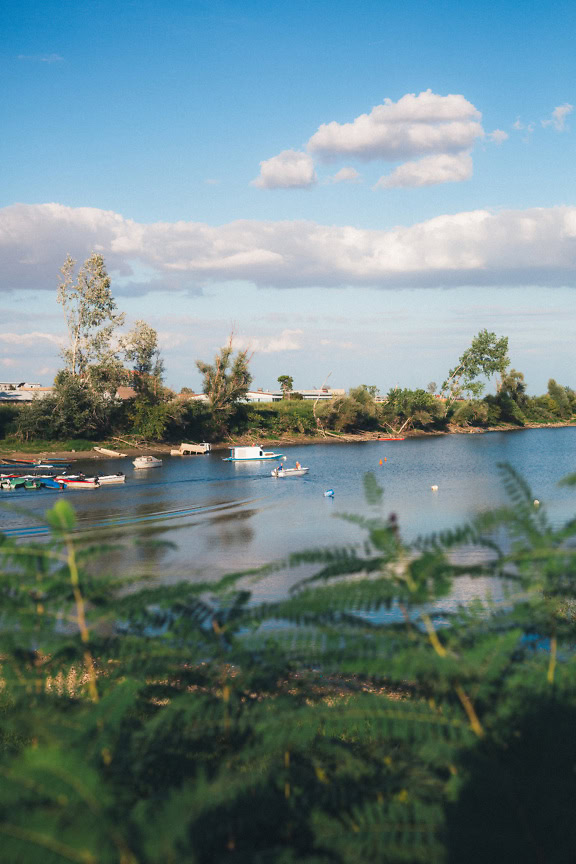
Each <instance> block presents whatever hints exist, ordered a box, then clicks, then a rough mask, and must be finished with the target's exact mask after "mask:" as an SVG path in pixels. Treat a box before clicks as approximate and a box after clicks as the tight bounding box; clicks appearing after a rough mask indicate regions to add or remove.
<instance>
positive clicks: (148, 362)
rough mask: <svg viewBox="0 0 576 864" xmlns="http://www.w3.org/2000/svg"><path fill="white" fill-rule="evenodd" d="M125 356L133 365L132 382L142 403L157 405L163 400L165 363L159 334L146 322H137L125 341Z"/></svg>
mask: <svg viewBox="0 0 576 864" xmlns="http://www.w3.org/2000/svg"><path fill="white" fill-rule="evenodd" d="M123 347H124V356H125V357H126V359H127V360H128V361H129V362H130V363H132V366H133V370H132V372H133V374H132V382H133V385H134V389H135V390H136V393H137V398H138V399H139V400H140V401H143V402H147V403H157V402H159V401H160V400H161V398H162V391H163V387H162V376H163V374H164V361H163V360H162V358H161V356H160V349H159V347H158V334H157V332H156V330H154V328H153V327H150V325H149V324H147V323H146V322H145V321H137V322H136V324H135V325H134V328H133V329H132V330H131V331H130V333H128V335H127V336H126V337H124V340H123Z"/></svg>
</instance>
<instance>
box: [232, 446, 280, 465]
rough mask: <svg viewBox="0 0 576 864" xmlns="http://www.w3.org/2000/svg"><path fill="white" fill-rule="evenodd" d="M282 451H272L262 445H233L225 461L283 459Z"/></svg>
mask: <svg viewBox="0 0 576 864" xmlns="http://www.w3.org/2000/svg"><path fill="white" fill-rule="evenodd" d="M282 456H283V454H282V453H272V452H270V451H269V450H262V448H261V447H231V448H230V456H227V457H226V458H225V459H224V460H223V461H224V462H262V461H263V460H268V459H282Z"/></svg>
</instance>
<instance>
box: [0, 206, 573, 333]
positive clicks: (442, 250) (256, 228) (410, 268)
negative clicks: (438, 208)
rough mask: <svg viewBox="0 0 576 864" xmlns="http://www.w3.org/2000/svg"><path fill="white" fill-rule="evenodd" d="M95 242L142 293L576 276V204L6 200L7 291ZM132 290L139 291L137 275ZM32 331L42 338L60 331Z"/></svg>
mask: <svg viewBox="0 0 576 864" xmlns="http://www.w3.org/2000/svg"><path fill="white" fill-rule="evenodd" d="M95 248H99V249H101V250H102V253H103V255H104V257H105V259H106V263H107V265H108V269H109V270H110V271H112V272H114V273H125V274H128V275H129V274H130V273H131V272H132V270H133V268H135V267H136V266H138V267H139V268H140V270H141V272H146V273H147V274H149V275H148V276H147V277H146V278H145V279H144V278H143V279H141V280H140V281H139V282H138V285H137V288H136V289H135V293H136V294H142V293H144V292H145V291H146V290H147V289H146V285H148V290H151V289H154V290H158V288H159V287H161V286H162V285H163V283H164V280H165V285H164V287H165V289H166V290H168V289H170V290H181V286H182V284H186V283H189V282H191V281H193V282H198V283H201V284H204V285H206V284H209V283H222V282H231V281H242V280H244V281H248V282H251V283H254V284H256V285H259V286H261V287H277V288H284V287H295V286H326V287H336V286H342V285H372V286H376V287H382V288H396V287H402V286H403V285H413V286H418V285H420V286H437V285H440V286H444V285H472V284H476V285H477V284H493V285H502V286H505V285H516V284H522V285H543V286H546V285H572V284H574V281H575V277H576V206H574V207H551V208H531V209H527V210H504V211H497V212H492V211H490V210H475V211H471V212H464V213H456V214H451V215H446V216H438V217H436V218H434V219H429V220H427V221H425V222H420V223H416V224H414V225H410V226H398V227H395V228H390V229H386V230H370V229H363V228H362V229H361V228H355V227H353V226H337V225H320V224H318V223H316V222H312V221H305V220H301V221H283V222H273V221H250V220H238V221H235V222H230V223H228V224H225V225H219V226H212V225H206V224H204V223H198V222H176V223H169V222H157V223H151V224H143V223H138V222H135V221H134V220H132V219H126V218H124V217H123V216H121V215H120V214H118V213H113V212H111V211H106V210H97V209H95V208H87V207H81V208H72V207H65V206H63V205H60V204H31V205H25V204H17V205H12V206H10V207H5V208H3V209H0V272H1V273H2V274H3V278H2V283H1V285H0V291H2V290H3V291H8V292H10V291H12V290H14V291H16V290H19V289H29V288H30V287H34V288H36V289H40V288H42V289H46V290H49V291H52V292H53V293H54V295H55V292H56V283H57V276H58V270H59V267H60V266H61V265H62V262H63V260H64V258H65V256H66V253H67V252H68V251H70V253H71V254H73V255H74V256H75V257H76V258H78V259H79V260H84V258H86V257H88V255H89V254H90V252H91V251H92V250H93V249H95ZM115 293H116V294H118V292H117V291H115ZM123 293H124V294H130V293H131V289H130V285H129V283H128V284H125V285H124V287H123ZM28 336H29V338H30V344H31V345H32V344H34V339H38V338H40V339H49V340H50V339H52V340H55V339H57V338H58V337H55V336H53V334H46V333H42V334H39V335H34V334H28ZM6 337H8V339H10V338H12V337H15V338H18V339H21V338H22V336H21V334H4V336H3V337H2V338H3V339H4V341H5V342H6ZM7 344H8V343H7Z"/></svg>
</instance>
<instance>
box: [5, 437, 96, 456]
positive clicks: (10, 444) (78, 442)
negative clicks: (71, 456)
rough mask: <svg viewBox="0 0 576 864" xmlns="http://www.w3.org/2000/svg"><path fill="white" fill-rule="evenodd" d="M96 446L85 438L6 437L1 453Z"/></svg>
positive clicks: (79, 448) (87, 448)
mask: <svg viewBox="0 0 576 864" xmlns="http://www.w3.org/2000/svg"><path fill="white" fill-rule="evenodd" d="M93 447H94V442H93V441H87V440H86V439H85V438H68V439H66V440H64V441H51V440H48V439H44V438H34V439H31V440H29V441H21V440H20V439H18V438H4V439H3V440H2V441H0V453H4V454H6V453H11V452H12V451H13V450H17V451H18V453H39V452H42V451H43V450H76V451H77V452H78V451H86V450H92V448H93Z"/></svg>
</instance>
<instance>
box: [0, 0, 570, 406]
mask: <svg viewBox="0 0 576 864" xmlns="http://www.w3.org/2000/svg"><path fill="white" fill-rule="evenodd" d="M575 28H576V4H574V3H573V2H550V0H547V2H532V3H529V4H527V3H521V2H517V0H500V2H492V0H486V2H483V3H472V2H468V0H458V2H445V0H434V2H432V0H405V2H403V3H401V4H399V3H397V2H388V0H355V2H354V3H351V2H349V0H348V2H342V0H329V2H324V0H315V2H313V3H310V2H309V0H295V2H290V0H285V2H279V0H243V2H242V3H240V2H238V0H235V2H230V0H227V2H220V0H211V2H209V0H206V2H201V0H165V2H164V3H162V4H159V3H157V2H148V0H132V2H122V0H116V2H110V0H90V2H86V0H60V2H55V0H42V2H40V0H20V2H19V3H18V4H2V5H1V6H0V133H1V134H0V379H1V380H4V381H21V380H27V381H33V382H39V383H42V384H50V383H51V382H52V380H53V378H54V375H55V373H56V371H57V370H58V368H60V366H61V365H62V361H61V358H60V356H59V352H60V351H61V349H62V348H63V347H64V345H65V342H66V332H65V324H64V319H63V315H62V309H61V307H60V306H59V305H58V303H57V299H56V298H57V284H58V276H59V269H60V267H61V266H62V264H63V262H64V260H65V258H66V256H67V255H68V254H70V255H72V256H73V258H75V259H76V260H77V261H78V262H79V263H81V262H82V261H84V260H85V259H86V258H87V257H88V256H89V255H90V254H91V253H92V252H93V251H97V252H100V253H101V254H102V255H103V256H104V258H105V261H106V264H107V267H108V270H109V272H110V274H111V276H112V290H113V294H114V297H115V299H116V302H117V304H118V307H119V309H120V310H121V311H123V312H125V313H126V320H127V327H130V326H131V325H132V324H133V323H134V321H136V320H138V319H144V320H146V321H147V322H148V323H149V324H150V325H152V326H153V327H154V328H155V329H156V330H157V331H158V334H159V339H160V344H161V347H162V353H163V357H164V361H165V367H166V383H167V384H168V385H169V386H171V387H173V388H174V389H177V390H178V389H180V387H183V386H187V387H193V388H195V389H198V388H199V387H200V376H199V373H198V372H197V370H196V365H195V361H196V360H197V359H199V358H201V359H203V360H209V359H211V358H212V356H213V355H214V354H215V353H216V351H217V350H218V348H219V346H221V345H223V344H224V343H225V342H226V341H227V339H228V336H229V334H230V332H232V331H233V332H234V334H235V343H236V345H237V347H238V348H249V349H250V350H251V351H253V352H254V353H253V358H252V361H251V369H252V372H253V376H254V386H257V387H263V388H264V389H273V388H275V387H277V378H278V376H279V375H286V374H287V375H291V376H292V377H293V378H294V386H295V387H302V388H308V387H314V386H321V385H322V384H324V383H328V384H329V385H331V386H334V387H346V388H348V387H352V386H355V385H358V384H368V385H376V386H377V387H379V388H380V390H381V391H382V392H386V391H387V390H388V389H389V388H390V387H393V386H396V385H399V386H405V387H418V386H422V387H426V386H427V385H428V383H429V382H430V381H436V382H438V383H440V382H441V381H442V380H443V379H444V378H445V377H446V373H447V371H448V369H449V368H450V367H453V366H454V365H455V363H456V360H457V358H458V357H459V356H460V354H461V353H462V352H463V351H464V350H465V349H466V348H467V347H468V345H469V344H470V342H471V340H472V338H473V336H474V335H475V334H476V333H477V332H478V331H479V330H481V329H484V328H487V329H488V330H491V331H494V332H496V333H497V335H506V336H508V337H509V349H510V350H509V354H510V358H511V362H512V365H513V366H514V367H515V368H517V369H519V370H521V371H522V372H524V374H525V376H526V381H527V384H528V390H529V392H531V393H540V392H544V391H545V389H546V384H547V381H548V379H549V378H550V377H554V378H556V379H557V380H558V381H559V382H560V383H562V384H567V385H570V386H572V387H576V375H575V373H574V369H575V368H576V363H575V361H576V340H574V337H573V334H574V329H575V324H576V303H575V297H576V293H575V277H576V173H575V172H574V156H575V148H574V141H575V135H576V111H575V110H574V106H575V105H576V92H575V90H576V85H575V84H574V82H575V81H576V52H574V48H573V33H574V32H575Z"/></svg>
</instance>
